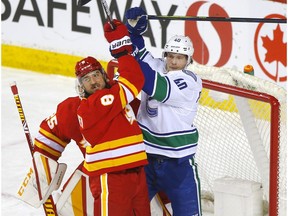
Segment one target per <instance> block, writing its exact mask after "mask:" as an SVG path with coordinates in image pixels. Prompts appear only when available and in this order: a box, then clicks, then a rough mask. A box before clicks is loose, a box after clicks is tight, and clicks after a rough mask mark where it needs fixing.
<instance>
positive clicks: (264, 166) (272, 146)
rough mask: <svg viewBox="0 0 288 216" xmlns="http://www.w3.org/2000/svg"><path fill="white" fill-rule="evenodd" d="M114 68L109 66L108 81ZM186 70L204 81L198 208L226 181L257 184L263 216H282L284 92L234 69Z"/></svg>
mask: <svg viewBox="0 0 288 216" xmlns="http://www.w3.org/2000/svg"><path fill="white" fill-rule="evenodd" d="M115 68H117V61H115V60H112V61H110V62H109V63H108V66H107V73H108V74H109V77H112V76H113V75H114V72H115ZM188 69H190V70H191V71H193V72H195V73H196V74H198V75H199V76H200V77H201V78H202V80H203V91H202V95H201V98H200V105H199V108H198V113H197V117H196V120H195V125H196V126H197V128H198V130H199V145H198V150H197V153H196V162H197V163H198V167H199V175H200V181H201V191H202V203H205V202H204V200H206V201H207V199H208V202H209V201H211V202H212V206H213V200H214V195H213V194H214V191H213V186H214V181H215V180H216V179H219V178H221V177H225V176H229V177H233V178H240V179H244V180H250V181H255V182H259V183H261V185H262V187H263V202H264V207H265V208H264V212H263V215H267V214H269V215H270V216H280V215H286V202H287V198H286V195H287V192H286V188H287V183H286V180H287V177H286V174H287V159H286V158H287V155H286V151H287V146H286V144H287V133H286V132H287V126H286V125H287V122H286V117H287V116H286V109H287V108H286V106H287V105H286V90H285V89H284V88H281V87H279V86H278V85H276V84H275V83H272V82H268V81H264V80H262V79H260V78H257V77H253V76H251V75H247V74H244V73H243V72H242V71H238V70H235V69H228V68H216V67H207V66H203V65H199V64H197V63H195V62H194V63H193V65H191V66H190V67H189V68H188ZM202 206H203V210H204V211H205V204H204V205H202ZM210 206H211V205H210ZM210 210H211V209H210Z"/></svg>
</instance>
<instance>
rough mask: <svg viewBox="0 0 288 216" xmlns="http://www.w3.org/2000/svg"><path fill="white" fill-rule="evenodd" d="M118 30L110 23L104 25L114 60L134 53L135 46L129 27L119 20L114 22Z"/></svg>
mask: <svg viewBox="0 0 288 216" xmlns="http://www.w3.org/2000/svg"><path fill="white" fill-rule="evenodd" d="M112 22H113V23H114V25H115V26H116V29H112V28H111V25H110V24H109V22H106V23H105V25H104V36H105V38H106V39H107V41H108V42H109V43H110V52H111V55H112V56H113V57H114V58H119V57H121V56H123V55H127V54H130V53H132V51H133V46H132V42H131V39H130V36H129V32H128V30H127V27H126V26H125V25H124V24H123V23H122V22H120V21H119V20H115V19H114V20H113V21H112Z"/></svg>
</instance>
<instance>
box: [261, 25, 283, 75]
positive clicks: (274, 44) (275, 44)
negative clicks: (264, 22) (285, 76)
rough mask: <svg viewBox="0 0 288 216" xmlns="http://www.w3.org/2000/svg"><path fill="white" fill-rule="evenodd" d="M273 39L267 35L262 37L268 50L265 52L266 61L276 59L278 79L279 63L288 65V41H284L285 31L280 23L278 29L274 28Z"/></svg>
mask: <svg viewBox="0 0 288 216" xmlns="http://www.w3.org/2000/svg"><path fill="white" fill-rule="evenodd" d="M273 37H274V38H273V40H271V39H270V38H269V37H268V36H267V35H266V36H265V37H261V38H262V41H263V47H264V48H265V49H266V50H267V53H266V54H265V59H264V61H265V62H268V63H271V62H273V61H276V80H277V78H278V64H279V62H281V63H282V64H283V65H284V66H285V67H286V66H287V43H283V32H282V31H281V29H280V25H279V24H278V25H277V27H276V29H275V30H273Z"/></svg>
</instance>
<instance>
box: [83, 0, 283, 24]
mask: <svg viewBox="0 0 288 216" xmlns="http://www.w3.org/2000/svg"><path fill="white" fill-rule="evenodd" d="M90 1H91V0H78V5H80V6H83V5H86V4H87V3H88V2H90ZM101 3H102V5H103V8H104V10H105V13H106V14H107V18H108V21H109V23H112V22H111V21H112V19H111V13H110V11H109V9H108V5H107V2H106V1H105V0H101ZM148 19H151V20H191V21H215V22H244V23H245V22H248V23H251V22H254V23H287V19H268V18H247V17H243V18H241V17H206V16H156V15H148ZM114 28H115V27H114ZM114 28H113V29H114Z"/></svg>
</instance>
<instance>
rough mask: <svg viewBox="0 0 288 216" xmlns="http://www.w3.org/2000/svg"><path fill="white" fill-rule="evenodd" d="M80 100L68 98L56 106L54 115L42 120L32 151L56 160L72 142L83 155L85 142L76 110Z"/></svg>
mask: <svg viewBox="0 0 288 216" xmlns="http://www.w3.org/2000/svg"><path fill="white" fill-rule="evenodd" d="M79 104H80V98H79V97H78V96H77V97H70V98H67V99H66V100H64V101H63V102H61V103H60V104H59V105H58V106H57V110H56V113H55V114H53V115H52V116H50V117H48V118H46V119H45V120H43V121H42V122H41V124H40V129H39V133H38V135H37V136H36V138H35V145H34V151H39V152H41V153H43V154H45V155H47V156H49V157H51V158H53V159H54V160H58V158H59V157H60V156H61V154H62V152H63V151H64V149H65V147H66V145H67V144H68V143H70V142H71V140H74V141H75V142H76V143H77V145H78V146H79V148H80V150H81V151H82V153H83V154H84V152H85V148H83V147H82V146H83V144H84V142H85V140H84V139H83V136H82V134H81V132H80V128H79V122H78V118H77V109H78V106H79Z"/></svg>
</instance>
